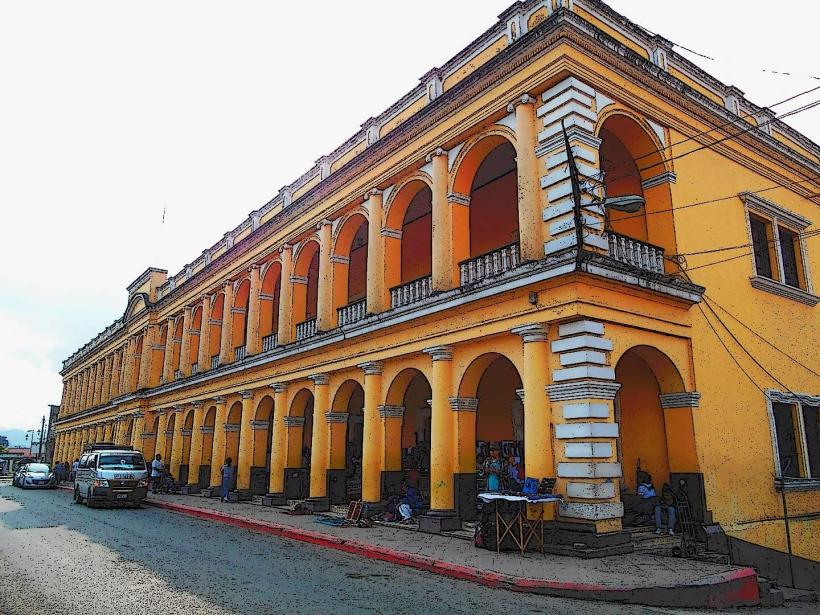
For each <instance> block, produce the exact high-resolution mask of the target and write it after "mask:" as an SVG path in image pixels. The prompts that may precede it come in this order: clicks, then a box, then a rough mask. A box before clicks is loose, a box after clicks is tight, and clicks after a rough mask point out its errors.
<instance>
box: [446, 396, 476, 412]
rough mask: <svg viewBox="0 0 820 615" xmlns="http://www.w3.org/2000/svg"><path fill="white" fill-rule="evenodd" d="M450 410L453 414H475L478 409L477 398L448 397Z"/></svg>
mask: <svg viewBox="0 0 820 615" xmlns="http://www.w3.org/2000/svg"><path fill="white" fill-rule="evenodd" d="M449 399H450V409H451V410H453V411H454V412H475V411H476V410H477V409H478V398H477V397H450V398H449Z"/></svg>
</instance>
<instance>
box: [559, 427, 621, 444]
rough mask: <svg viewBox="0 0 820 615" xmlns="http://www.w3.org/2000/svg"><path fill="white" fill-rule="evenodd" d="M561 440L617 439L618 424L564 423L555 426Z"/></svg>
mask: <svg viewBox="0 0 820 615" xmlns="http://www.w3.org/2000/svg"><path fill="white" fill-rule="evenodd" d="M555 437H556V438H558V439H559V440H571V439H573V438H617V437H618V423H564V424H558V425H556V426H555Z"/></svg>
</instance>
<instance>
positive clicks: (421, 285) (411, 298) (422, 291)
mask: <svg viewBox="0 0 820 615" xmlns="http://www.w3.org/2000/svg"><path fill="white" fill-rule="evenodd" d="M432 293H433V276H432V275H428V276H425V277H423V278H418V279H416V280H412V281H410V282H407V283H405V284H402V285H401V286H394V287H393V288H391V289H390V307H394V308H396V307H401V306H403V305H410V304H411V303H417V302H418V301H423V300H424V299H427V297H429V296H430V295H431V294H432Z"/></svg>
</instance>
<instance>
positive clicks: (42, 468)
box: [26, 463, 50, 474]
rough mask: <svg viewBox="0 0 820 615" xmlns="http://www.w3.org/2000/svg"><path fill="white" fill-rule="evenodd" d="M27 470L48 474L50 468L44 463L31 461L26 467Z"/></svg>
mask: <svg viewBox="0 0 820 615" xmlns="http://www.w3.org/2000/svg"><path fill="white" fill-rule="evenodd" d="M26 472H44V473H45V474H48V473H49V472H50V470H49V469H48V466H47V465H46V464H44V463H30V464H28V466H27V467H26Z"/></svg>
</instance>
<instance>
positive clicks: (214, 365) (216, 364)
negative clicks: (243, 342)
mask: <svg viewBox="0 0 820 615" xmlns="http://www.w3.org/2000/svg"><path fill="white" fill-rule="evenodd" d="M217 367H219V355H218V354H215V355H214V356H212V357H211V369H216V368H217Z"/></svg>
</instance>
